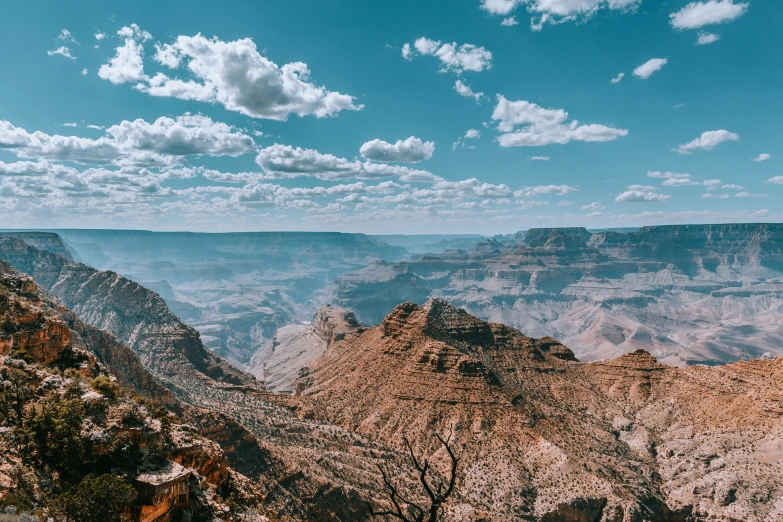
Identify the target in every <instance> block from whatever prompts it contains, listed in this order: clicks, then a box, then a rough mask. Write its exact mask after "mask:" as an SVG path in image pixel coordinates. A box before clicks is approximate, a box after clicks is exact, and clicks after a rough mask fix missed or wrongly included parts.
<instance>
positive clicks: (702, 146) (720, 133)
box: [674, 129, 740, 154]
mask: <svg viewBox="0 0 783 522" xmlns="http://www.w3.org/2000/svg"><path fill="white" fill-rule="evenodd" d="M739 139H740V137H739V134H734V133H733V132H729V131H727V130H723V129H722V130H714V131H706V132H702V134H701V136H699V137H698V138H696V139H694V140H691V141H689V142H688V143H684V144H682V145H680V146H678V147H677V148H676V149H674V150H675V151H677V152H679V153H680V154H692V153H693V151H694V150H712V149H714V148H715V147H717V146H718V145H720V144H721V143H723V142H724V141H739Z"/></svg>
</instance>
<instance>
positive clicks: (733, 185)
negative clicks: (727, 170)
mask: <svg viewBox="0 0 783 522" xmlns="http://www.w3.org/2000/svg"><path fill="white" fill-rule="evenodd" d="M721 188H722V189H723V190H745V187H743V186H742V185H737V184H736V183H727V184H725V185H723V186H722V187H721Z"/></svg>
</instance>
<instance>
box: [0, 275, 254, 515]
mask: <svg viewBox="0 0 783 522" xmlns="http://www.w3.org/2000/svg"><path fill="white" fill-rule="evenodd" d="M114 371H116V372H117V374H116V375H118V376H119V378H116V377H115V375H113V372H114ZM0 375H1V376H2V379H3V380H2V387H1V390H0V391H2V393H0V406H2V408H0V425H2V426H0V429H2V430H3V433H4V436H3V437H2V440H0V452H1V453H2V462H0V499H2V503H3V505H4V506H12V507H14V508H15V509H17V511H19V510H21V511H25V512H26V511H28V510H30V511H34V512H35V513H36V514H37V515H41V516H44V515H49V516H52V515H54V516H59V517H63V516H64V517H66V518H67V519H78V514H76V513H75V512H74V509H75V507H74V506H75V504H73V503H70V504H69V501H67V500H64V499H66V498H69V495H71V494H73V492H78V493H75V494H77V495H80V496H83V495H92V494H95V492H94V491H93V490H89V489H80V488H82V487H83V486H84V485H85V484H90V481H91V480H109V481H113V482H110V483H111V484H112V487H115V488H119V489H118V490H117V491H115V493H117V494H118V495H124V496H123V497H122V498H124V499H125V501H124V502H125V503H124V505H117V506H115V508H114V509H121V510H124V512H125V514H126V515H128V516H130V517H131V519H132V520H135V521H138V522H148V521H153V520H156V521H162V520H173V519H178V518H181V517H182V516H189V517H191V518H192V517H195V519H196V520H207V519H210V520H232V519H233V517H234V516H239V515H240V514H241V513H242V512H246V511H247V510H248V508H249V506H250V503H249V502H248V501H249V500H251V498H252V496H253V495H254V491H253V489H252V488H250V487H242V486H239V487H238V488H235V489H236V498H237V500H238V503H235V504H234V506H232V507H229V506H227V505H225V504H224V503H223V502H222V501H220V500H219V499H220V497H219V496H218V493H220V492H223V491H225V490H226V488H227V487H228V485H229V481H231V482H232V483H239V484H242V483H244V482H245V481H246V479H245V478H244V477H243V476H242V475H240V474H238V473H236V472H235V471H234V470H232V469H230V468H229V467H228V464H227V459H226V457H225V455H224V452H223V451H222V450H221V448H220V447H219V446H218V445H217V444H216V443H214V442H212V441H210V440H208V439H206V438H203V437H201V436H200V435H199V433H198V432H196V431H195V430H194V429H193V428H192V427H190V426H188V425H185V424H182V421H181V420H180V419H179V418H177V417H176V416H175V415H173V414H172V413H171V412H170V411H168V410H167V409H166V408H165V407H164V406H162V405H161V404H160V403H159V402H157V401H156V400H162V401H164V402H168V403H169V404H170V405H173V406H175V407H176V409H177V410H178V411H180V412H182V411H184V410H186V408H184V407H182V405H180V404H179V403H178V401H177V400H176V399H175V398H174V397H173V396H172V395H171V394H170V393H169V392H168V390H166V389H165V388H163V387H161V386H160V385H158V384H157V383H156V382H155V379H154V378H153V377H152V376H150V375H149V374H147V372H146V370H144V369H143V368H142V367H141V365H140V364H139V362H138V360H137V359H136V357H135V355H134V354H133V352H131V351H130V350H129V349H128V348H127V347H125V346H124V345H122V344H121V343H119V342H118V341H117V340H116V339H115V338H114V337H113V336H111V335H110V334H107V333H104V332H100V331H98V330H96V329H95V328H93V327H91V326H89V325H86V324H84V323H82V322H81V321H80V320H79V319H77V318H76V317H75V315H74V314H73V313H72V312H70V311H69V310H67V309H65V308H64V307H63V306H62V305H60V304H59V303H58V302H56V301H54V300H52V299H51V298H50V297H49V296H47V295H46V293H45V292H42V291H41V290H40V289H39V288H38V286H37V285H36V283H35V282H34V281H33V280H32V279H31V278H30V277H29V276H26V275H24V274H20V273H18V272H16V271H15V270H14V269H13V268H12V267H10V265H8V264H7V263H6V262H4V261H0ZM123 385H125V386H127V387H123ZM134 392H135V393H139V394H140V395H135V393H134ZM150 399H153V400H150ZM192 413H195V415H193V416H194V417H198V414H197V412H192ZM47 423H51V425H49V424H47ZM69 427H70V429H71V431H70V432H69V431H68V429H69ZM130 485H132V488H131V487H130ZM123 488H125V489H124V490H123ZM120 490H122V491H123V493H120ZM205 492H206V494H205ZM83 500H84V501H86V502H96V503H97V504H96V506H98V505H101V504H100V502H102V501H101V500H99V499H97V498H95V499H93V498H89V499H88V498H85V499H83ZM252 506H253V507H252V509H254V510H256V506H255V503H253V504H252ZM96 509H98V507H96ZM114 514H115V515H119V514H120V513H116V512H115V513H114ZM74 517H76V518H74ZM23 519H24V518H23ZM28 519H29V520H37V518H28ZM43 519H45V517H44V518H43ZM58 519H59V518H58ZM257 520H261V518H258V519H257Z"/></svg>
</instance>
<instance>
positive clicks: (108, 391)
mask: <svg viewBox="0 0 783 522" xmlns="http://www.w3.org/2000/svg"><path fill="white" fill-rule="evenodd" d="M90 384H91V385H92V387H93V388H95V390H96V391H98V393H100V394H101V395H103V396H104V397H106V398H107V399H116V398H117V396H118V395H119V394H120V387H119V386H118V385H117V383H116V382H114V381H112V380H111V379H109V378H108V377H106V376H105V375H100V376H98V377H96V378H94V379H93V380H92V382H91V383H90Z"/></svg>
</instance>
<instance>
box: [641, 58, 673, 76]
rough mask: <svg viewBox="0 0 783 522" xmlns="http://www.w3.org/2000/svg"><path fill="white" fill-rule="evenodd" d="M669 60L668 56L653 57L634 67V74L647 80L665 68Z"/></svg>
mask: <svg viewBox="0 0 783 522" xmlns="http://www.w3.org/2000/svg"><path fill="white" fill-rule="evenodd" d="M668 61H669V60H668V59H667V58H652V59H650V60H647V61H646V62H644V63H643V64H642V65H640V66H639V67H637V68H636V69H634V70H633V75H634V76H636V77H637V78H641V79H642V80H646V79H647V78H649V77H650V76H652V75H653V74H655V73H656V72H658V71H660V70H661V69H663V66H664V65H666V63H667V62H668Z"/></svg>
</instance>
